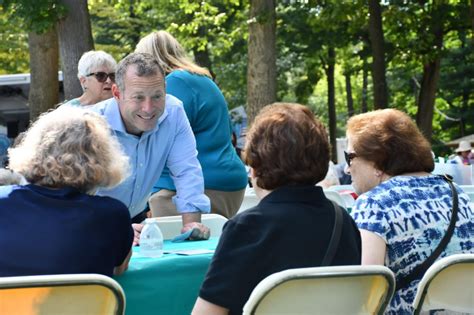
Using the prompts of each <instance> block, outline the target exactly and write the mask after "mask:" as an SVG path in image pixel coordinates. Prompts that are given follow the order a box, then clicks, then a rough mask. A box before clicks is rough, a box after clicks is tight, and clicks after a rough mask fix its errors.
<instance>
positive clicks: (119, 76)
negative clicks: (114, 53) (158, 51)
mask: <svg viewBox="0 0 474 315" xmlns="http://www.w3.org/2000/svg"><path fill="white" fill-rule="evenodd" d="M130 66H135V74H136V75H137V76H139V77H149V76H153V75H157V74H158V73H160V74H161V75H162V76H163V78H164V77H165V72H164V71H163V68H162V67H161V66H160V64H159V63H158V61H157V60H156V59H155V58H154V57H153V56H152V55H150V54H146V53H131V54H130V55H128V56H127V57H125V58H123V59H122V60H121V61H120V62H119V64H118V66H117V71H116V73H115V83H116V84H117V86H118V88H119V90H120V91H121V92H124V91H125V83H124V78H125V74H126V73H127V69H128V67H130Z"/></svg>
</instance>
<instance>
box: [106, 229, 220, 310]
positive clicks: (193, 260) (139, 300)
mask: <svg viewBox="0 0 474 315" xmlns="http://www.w3.org/2000/svg"><path fill="white" fill-rule="evenodd" d="M217 242H218V238H217V237H213V238H211V239H209V240H207V241H185V242H181V243H171V242H170V241H165V243H164V251H165V252H166V251H176V250H186V249H215V248H216V246H217ZM212 255H213V254H201V255H193V256H183V255H177V254H164V255H163V256H162V257H160V258H148V257H143V256H141V255H140V248H139V247H134V248H133V255H132V258H131V260H130V265H129V267H128V270H127V271H126V272H125V273H124V274H123V275H121V276H116V277H115V280H117V282H119V283H120V285H121V286H122V288H123V290H124V291H125V296H126V310H125V314H126V315H144V314H156V315H160V314H165V315H173V314H176V315H185V314H190V313H191V310H192V308H193V306H194V302H195V301H196V298H197V296H198V293H199V288H200V287H201V284H202V281H203V280H204V276H205V274H206V271H207V268H208V267H209V263H210V262H211V259H212Z"/></svg>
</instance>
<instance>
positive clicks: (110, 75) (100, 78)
mask: <svg viewBox="0 0 474 315" xmlns="http://www.w3.org/2000/svg"><path fill="white" fill-rule="evenodd" d="M91 75H93V76H95V78H96V79H97V81H99V82H100V83H104V82H105V81H107V78H110V81H112V82H115V72H110V73H107V72H102V71H100V72H92V73H89V74H88V75H86V77H90V76H91Z"/></svg>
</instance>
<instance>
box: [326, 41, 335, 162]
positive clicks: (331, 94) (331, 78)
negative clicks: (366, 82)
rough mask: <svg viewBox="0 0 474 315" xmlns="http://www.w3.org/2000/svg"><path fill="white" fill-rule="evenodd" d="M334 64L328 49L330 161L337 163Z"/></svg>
mask: <svg viewBox="0 0 474 315" xmlns="http://www.w3.org/2000/svg"><path fill="white" fill-rule="evenodd" d="M335 64H336V52H335V50H334V47H329V48H328V63H327V67H326V68H325V70H326V77H327V80H328V113H329V139H330V142H331V156H332V158H331V159H332V161H333V162H334V163H337V144H336V131H337V129H336V97H335V90H336V89H335V84H334V67H335Z"/></svg>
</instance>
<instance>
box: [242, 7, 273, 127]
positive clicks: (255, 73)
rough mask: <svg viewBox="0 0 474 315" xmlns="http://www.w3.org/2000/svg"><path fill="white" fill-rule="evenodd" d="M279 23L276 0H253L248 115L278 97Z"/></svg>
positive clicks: (250, 119)
mask: <svg viewBox="0 0 474 315" xmlns="http://www.w3.org/2000/svg"><path fill="white" fill-rule="evenodd" d="M275 32H276V23H275V1H274V0H251V1H250V19H249V41H248V68H247V115H248V117H249V122H252V121H253V119H254V118H255V116H256V115H257V113H258V111H259V110H260V109H261V108H262V107H264V106H265V105H268V104H271V103H273V102H275V100H276V36H275Z"/></svg>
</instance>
